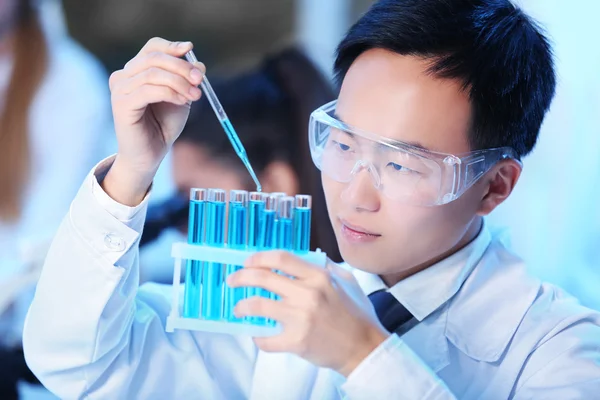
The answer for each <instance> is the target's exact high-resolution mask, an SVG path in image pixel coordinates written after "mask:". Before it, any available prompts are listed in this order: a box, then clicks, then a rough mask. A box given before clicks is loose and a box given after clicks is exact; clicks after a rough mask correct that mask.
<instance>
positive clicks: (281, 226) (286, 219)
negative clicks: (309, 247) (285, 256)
mask: <svg viewBox="0 0 600 400" xmlns="http://www.w3.org/2000/svg"><path fill="white" fill-rule="evenodd" d="M294 204H295V199H294V198H293V197H291V196H284V197H280V198H279V201H278V203H277V248H278V249H284V250H290V251H291V250H293V248H294V220H293V214H294V213H293V211H294Z"/></svg>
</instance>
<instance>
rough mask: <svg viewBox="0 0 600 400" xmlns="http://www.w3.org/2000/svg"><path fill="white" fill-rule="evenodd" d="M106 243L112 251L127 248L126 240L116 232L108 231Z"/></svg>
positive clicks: (105, 237)
mask: <svg viewBox="0 0 600 400" xmlns="http://www.w3.org/2000/svg"><path fill="white" fill-rule="evenodd" d="M104 245H105V246H106V248H107V249H109V250H111V251H123V250H125V241H124V240H123V238H122V237H120V236H117V235H115V234H114V233H108V234H106V235H105V236H104Z"/></svg>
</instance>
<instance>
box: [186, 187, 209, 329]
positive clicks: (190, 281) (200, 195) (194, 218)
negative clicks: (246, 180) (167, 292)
mask: <svg viewBox="0 0 600 400" xmlns="http://www.w3.org/2000/svg"><path fill="white" fill-rule="evenodd" d="M205 205H206V190H205V189H197V188H194V189H191V190H190V210H189V217H188V243H189V244H202V243H203V242H204V217H205V215H204V212H205ZM201 291H202V261H196V260H188V261H187V266H186V271H185V283H184V297H183V316H184V317H185V318H198V317H199V316H200V299H201Z"/></svg>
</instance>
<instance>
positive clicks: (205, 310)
mask: <svg viewBox="0 0 600 400" xmlns="http://www.w3.org/2000/svg"><path fill="white" fill-rule="evenodd" d="M224 236H225V191H224V190H222V189H208V192H207V203H206V244H207V245H208V246H213V247H223V245H224V239H225V237H224ZM202 283H203V288H202V289H203V290H202V317H203V318H204V319H207V320H219V319H221V318H222V314H223V289H224V285H225V268H223V265H222V264H221V263H215V262H210V263H205V266H204V271H203V274H202Z"/></svg>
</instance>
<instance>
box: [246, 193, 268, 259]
mask: <svg viewBox="0 0 600 400" xmlns="http://www.w3.org/2000/svg"><path fill="white" fill-rule="evenodd" d="M264 209H265V202H264V201H256V200H250V202H249V205H248V247H249V248H251V249H258V248H259V247H260V229H261V217H262V213H263V210H264Z"/></svg>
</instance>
